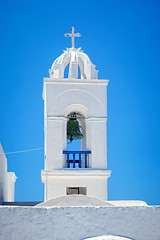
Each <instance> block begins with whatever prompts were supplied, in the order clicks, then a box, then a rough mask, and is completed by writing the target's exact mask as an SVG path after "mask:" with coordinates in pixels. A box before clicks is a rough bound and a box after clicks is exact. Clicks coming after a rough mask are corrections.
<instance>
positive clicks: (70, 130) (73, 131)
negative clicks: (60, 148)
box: [67, 116, 84, 142]
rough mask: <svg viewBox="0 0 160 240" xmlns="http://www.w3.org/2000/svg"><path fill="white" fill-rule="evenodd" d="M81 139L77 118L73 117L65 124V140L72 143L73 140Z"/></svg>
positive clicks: (81, 134)
mask: <svg viewBox="0 0 160 240" xmlns="http://www.w3.org/2000/svg"><path fill="white" fill-rule="evenodd" d="M83 137H84V136H83V133H82V132H81V131H80V126H79V122H78V120H77V118H76V117H75V116H73V117H71V118H69V120H68V122H67V139H69V140H70V142H72V141H73V140H75V139H82V138H83Z"/></svg>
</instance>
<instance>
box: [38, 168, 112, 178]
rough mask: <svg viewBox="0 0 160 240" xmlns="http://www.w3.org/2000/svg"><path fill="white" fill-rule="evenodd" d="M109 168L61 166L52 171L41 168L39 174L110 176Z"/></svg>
mask: <svg viewBox="0 0 160 240" xmlns="http://www.w3.org/2000/svg"><path fill="white" fill-rule="evenodd" d="M110 175H111V170H106V169H89V168H79V169H77V168H76V169H75V168H74V169H73V168H63V169H57V170H53V171H48V170H41V176H42V177H46V176H52V177H62V176H77V177H78V176H83V177H93V176H94V177H107V178H108V177H110Z"/></svg>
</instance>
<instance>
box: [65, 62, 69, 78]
mask: <svg viewBox="0 0 160 240" xmlns="http://www.w3.org/2000/svg"><path fill="white" fill-rule="evenodd" d="M69 65H70V62H69V63H68V64H67V65H66V67H65V69H64V78H68V76H69Z"/></svg>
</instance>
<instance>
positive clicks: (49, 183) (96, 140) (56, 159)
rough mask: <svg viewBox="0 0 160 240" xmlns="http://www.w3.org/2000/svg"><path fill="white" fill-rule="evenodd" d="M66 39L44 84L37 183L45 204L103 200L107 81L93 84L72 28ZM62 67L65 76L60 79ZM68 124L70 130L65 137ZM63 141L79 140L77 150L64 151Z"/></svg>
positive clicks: (93, 75)
mask: <svg viewBox="0 0 160 240" xmlns="http://www.w3.org/2000/svg"><path fill="white" fill-rule="evenodd" d="M66 36H69V37H72V48H67V50H65V51H64V53H62V55H61V56H60V57H58V58H57V59H56V60H55V61H54V63H53V65H52V67H51V69H50V70H49V72H50V78H44V86H43V99H44V122H45V128H44V129H45V169H44V170H42V172H41V177H42V182H43V183H44V185H45V200H49V199H52V198H56V197H60V196H64V195H68V194H84V195H88V196H92V197H96V198H99V199H101V200H107V179H108V178H109V177H110V175H111V171H110V170H107V134H106V123H107V85H108V80H100V79H98V71H97V70H96V69H95V65H93V64H92V62H91V60H90V59H89V57H88V56H87V55H86V54H85V53H83V51H82V50H81V48H78V49H76V48H75V47H74V37H75V36H77V37H78V36H80V34H78V33H74V28H72V33H71V34H68V33H67V34H66ZM67 64H70V67H69V73H68V77H67V78H64V70H65V67H66V66H67ZM78 69H80V71H81V78H78V75H79V73H78ZM69 121H70V122H69ZM74 121H75V122H74ZM73 122H74V123H75V124H74V129H71V130H70V131H67V130H69V125H70V123H71V124H72V123H73ZM79 126H81V128H79ZM74 130H75V133H74ZM67 132H68V134H67ZM71 135H72V136H71ZM67 138H68V139H70V141H72V140H73V141H76V139H77V138H79V139H81V138H82V140H81V150H80V151H76V150H75V149H72V150H71V151H68V150H67V145H66V142H67Z"/></svg>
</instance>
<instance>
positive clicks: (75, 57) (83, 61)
mask: <svg viewBox="0 0 160 240" xmlns="http://www.w3.org/2000/svg"><path fill="white" fill-rule="evenodd" d="M69 62H74V63H77V64H78V65H79V67H80V71H81V78H82V79H91V78H94V79H96V78H98V71H97V70H96V69H95V65H94V64H92V62H91V60H90V58H89V57H88V56H87V54H85V53H84V52H83V51H82V50H81V49H80V48H79V49H72V48H69V49H67V51H64V53H62V54H61V55H60V56H59V57H58V58H57V59H56V60H55V61H54V63H53V64H52V67H51V69H50V70H49V72H50V77H53V78H64V70H65V68H66V66H67V64H68V63H69Z"/></svg>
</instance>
